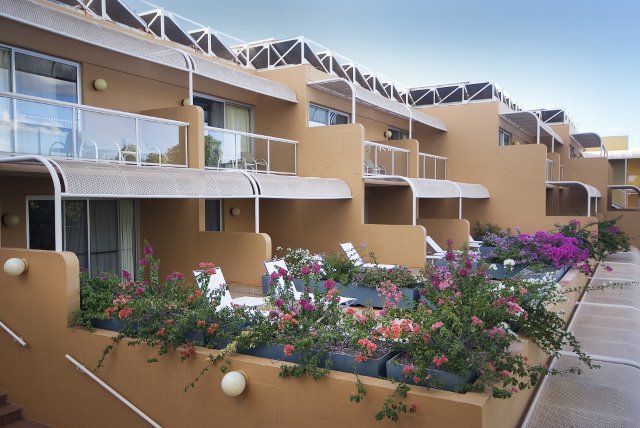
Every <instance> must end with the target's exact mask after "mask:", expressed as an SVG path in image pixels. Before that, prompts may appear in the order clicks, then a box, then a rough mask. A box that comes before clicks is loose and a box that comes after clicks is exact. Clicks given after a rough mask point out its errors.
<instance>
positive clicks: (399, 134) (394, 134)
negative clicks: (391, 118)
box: [389, 127, 409, 140]
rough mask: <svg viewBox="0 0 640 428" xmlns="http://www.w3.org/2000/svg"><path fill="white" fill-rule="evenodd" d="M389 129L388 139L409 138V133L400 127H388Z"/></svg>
mask: <svg viewBox="0 0 640 428" xmlns="http://www.w3.org/2000/svg"><path fill="white" fill-rule="evenodd" d="M389 131H391V138H389V139H390V140H407V139H409V133H408V132H407V131H402V130H400V129H396V128H391V127H389Z"/></svg>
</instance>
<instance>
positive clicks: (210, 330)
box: [207, 322, 218, 334]
mask: <svg viewBox="0 0 640 428" xmlns="http://www.w3.org/2000/svg"><path fill="white" fill-rule="evenodd" d="M216 331H218V323H215V322H214V323H213V324H211V325H210V326H209V328H208V329H207V333H208V334H214V333H215V332H216Z"/></svg>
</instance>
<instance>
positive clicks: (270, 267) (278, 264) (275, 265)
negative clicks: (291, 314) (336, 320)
mask: <svg viewBox="0 0 640 428" xmlns="http://www.w3.org/2000/svg"><path fill="white" fill-rule="evenodd" d="M264 267H265V269H266V270H267V275H269V276H271V274H272V273H274V272H278V270H279V269H280V268H282V269H284V270H286V271H287V272H289V269H287V264H286V263H285V261H284V259H279V260H271V261H268V262H264ZM285 287H291V289H292V290H291V291H292V292H293V297H294V298H295V299H296V300H300V298H301V297H302V292H300V291H298V290H296V289H295V287H294V285H293V283H292V282H289V285H287V284H286V283H285V281H284V279H282V278H278V284H277V285H276V287H275V291H276V294H277V293H278V290H284V289H285ZM309 298H310V299H311V301H312V302H313V301H314V296H313V294H311V293H309ZM356 300H357V299H355V298H354V297H344V296H340V300H338V304H339V305H344V306H350V305H352V304H353V303H354V302H355V301H356Z"/></svg>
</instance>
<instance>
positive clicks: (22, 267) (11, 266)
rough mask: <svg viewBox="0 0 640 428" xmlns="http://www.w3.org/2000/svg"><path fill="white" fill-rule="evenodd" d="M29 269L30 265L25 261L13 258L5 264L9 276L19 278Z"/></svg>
mask: <svg viewBox="0 0 640 428" xmlns="http://www.w3.org/2000/svg"><path fill="white" fill-rule="evenodd" d="M28 269H29V263H27V261H26V260H25V259H21V258H18V257H12V258H10V259H9V260H7V261H6V262H4V271H5V273H6V274H7V275H11V276H19V275H22V274H23V273H24V272H26V271H27V270H28Z"/></svg>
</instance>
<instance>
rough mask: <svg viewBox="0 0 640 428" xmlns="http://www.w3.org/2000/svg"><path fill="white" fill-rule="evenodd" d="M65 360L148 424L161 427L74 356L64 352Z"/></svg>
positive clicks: (157, 427)
mask: <svg viewBox="0 0 640 428" xmlns="http://www.w3.org/2000/svg"><path fill="white" fill-rule="evenodd" d="M64 357H65V358H66V359H67V360H69V361H70V362H71V364H73V365H74V366H76V368H77V369H78V371H79V372H80V373H82V374H86V375H87V376H89V377H90V378H91V379H92V380H93V381H95V382H96V383H97V384H98V385H100V386H101V387H103V388H104V389H106V390H107V391H108V392H109V393H110V394H111V395H113V396H114V397H116V398H117V399H118V400H120V401H121V402H122V403H123V404H124V405H125V406H127V407H128V408H130V409H131V410H133V411H134V412H135V413H136V414H137V415H138V416H140V417H141V418H142V419H144V420H145V421H146V422H147V423H148V424H149V425H151V426H153V427H156V428H161V426H160V425H159V424H158V423H156V422H155V421H154V420H153V419H151V418H150V417H149V416H147V415H146V414H145V413H144V412H142V410H140V409H138V408H137V407H136V406H134V405H133V404H132V403H131V402H130V401H129V400H127V399H126V398H124V397H123V396H122V395H120V393H118V391H116V390H115V389H113V388H111V387H110V386H109V385H107V384H106V383H105V382H104V381H103V380H102V379H100V378H99V377H98V376H96V375H95V374H93V373H92V372H91V370H89V369H87V368H86V367H85V366H83V365H82V364H80V363H79V362H78V361H77V360H76V359H75V358H73V357H72V356H71V355H69V354H65V356H64Z"/></svg>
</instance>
